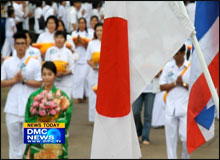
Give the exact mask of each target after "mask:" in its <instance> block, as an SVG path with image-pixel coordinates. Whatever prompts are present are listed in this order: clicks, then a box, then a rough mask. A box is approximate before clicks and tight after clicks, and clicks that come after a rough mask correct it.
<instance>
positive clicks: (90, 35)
mask: <svg viewBox="0 0 220 160" xmlns="http://www.w3.org/2000/svg"><path fill="white" fill-rule="evenodd" d="M88 32H89V37H90V38H91V39H93V38H94V32H95V31H94V29H93V28H89V29H88Z"/></svg>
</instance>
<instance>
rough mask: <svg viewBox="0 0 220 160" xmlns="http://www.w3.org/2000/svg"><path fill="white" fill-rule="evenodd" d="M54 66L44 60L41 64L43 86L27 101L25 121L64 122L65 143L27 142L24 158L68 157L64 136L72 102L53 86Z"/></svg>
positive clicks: (66, 142) (69, 118)
mask: <svg viewBox="0 0 220 160" xmlns="http://www.w3.org/2000/svg"><path fill="white" fill-rule="evenodd" d="M56 74H57V69H56V66H55V64H54V63H53V62H51V61H46V62H45V63H44V64H43V66H42V80H43V83H44V85H43V87H42V88H40V89H39V90H37V91H35V92H33V93H32V94H31V95H30V97H29V99H28V102H27V105H26V112H25V122H29V123H30V122H33V123H34V122H57V123H65V144H27V146H26V149H25V153H24V157H23V158H25V159H66V158H68V152H67V146H68V138H67V136H66V134H67V131H68V128H69V124H70V120H71V115H72V102H71V100H70V99H69V97H68V96H67V95H66V93H65V92H63V91H62V90H59V89H57V88H56V87H55V86H54V80H55V77H56Z"/></svg>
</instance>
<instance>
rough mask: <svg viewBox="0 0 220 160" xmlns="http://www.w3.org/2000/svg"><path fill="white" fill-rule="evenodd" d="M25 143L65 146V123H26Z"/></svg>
mask: <svg viewBox="0 0 220 160" xmlns="http://www.w3.org/2000/svg"><path fill="white" fill-rule="evenodd" d="M24 143H27V144H37V143H39V144H60V143H62V144H64V143H65V123H24Z"/></svg>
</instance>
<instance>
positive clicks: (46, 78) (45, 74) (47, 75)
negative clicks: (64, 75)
mask: <svg viewBox="0 0 220 160" xmlns="http://www.w3.org/2000/svg"><path fill="white" fill-rule="evenodd" d="M55 78H56V75H55V74H54V73H53V72H52V71H51V70H50V69H47V68H43V71H42V80H43V83H44V85H45V86H51V85H53V82H54V80H55Z"/></svg>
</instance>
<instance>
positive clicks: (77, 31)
mask: <svg viewBox="0 0 220 160" xmlns="http://www.w3.org/2000/svg"><path fill="white" fill-rule="evenodd" d="M81 19H83V20H84V22H85V24H86V28H85V30H86V32H87V33H88V29H87V21H86V19H85V18H84V17H81V18H79V19H78V24H79V21H80V20H81ZM77 32H79V28H78V29H77Z"/></svg>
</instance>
